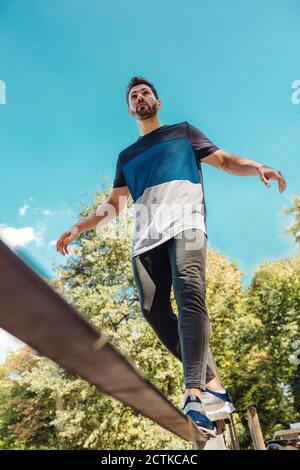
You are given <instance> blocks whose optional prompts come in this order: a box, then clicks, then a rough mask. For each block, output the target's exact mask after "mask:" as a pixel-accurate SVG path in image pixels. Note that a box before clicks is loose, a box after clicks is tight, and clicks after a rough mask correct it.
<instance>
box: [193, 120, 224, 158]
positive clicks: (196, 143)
mask: <svg viewBox="0 0 300 470" xmlns="http://www.w3.org/2000/svg"><path fill="white" fill-rule="evenodd" d="M187 130H188V137H189V139H190V142H191V144H192V147H193V150H194V153H195V155H196V158H197V159H198V160H201V159H202V158H205V157H207V156H208V155H210V154H211V153H213V152H215V151H216V150H219V147H217V146H216V145H215V144H213V143H212V142H211V141H210V140H209V138H208V137H206V135H205V134H203V132H201V131H200V130H199V129H197V127H194V126H192V124H190V123H189V122H187Z"/></svg>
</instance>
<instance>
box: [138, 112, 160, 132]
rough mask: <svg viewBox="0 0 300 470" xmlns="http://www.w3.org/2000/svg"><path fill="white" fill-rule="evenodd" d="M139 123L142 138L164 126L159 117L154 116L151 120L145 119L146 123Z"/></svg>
mask: <svg viewBox="0 0 300 470" xmlns="http://www.w3.org/2000/svg"><path fill="white" fill-rule="evenodd" d="M137 123H138V126H139V129H140V134H141V135H142V136H143V135H146V134H149V132H152V131H155V129H158V128H159V127H161V126H162V124H161V123H160V122H159V119H158V117H157V116H154V117H153V118H151V119H145V120H144V121H137Z"/></svg>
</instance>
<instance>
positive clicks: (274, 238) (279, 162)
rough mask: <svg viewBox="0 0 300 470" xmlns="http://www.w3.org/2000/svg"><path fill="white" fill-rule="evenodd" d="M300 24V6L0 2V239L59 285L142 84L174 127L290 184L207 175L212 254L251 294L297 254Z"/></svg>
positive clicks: (215, 0) (191, 0)
mask: <svg viewBox="0 0 300 470" xmlns="http://www.w3.org/2000/svg"><path fill="white" fill-rule="evenodd" d="M299 18H300V2H299V1H298V0H284V1H283V0H252V1H251V2H250V1H245V0H244V1H241V0H226V1H225V0H210V1H209V2H207V1H204V0H186V1H185V2H182V1H179V0H172V1H170V0H164V1H161V0H160V1H159V0H153V1H152V2H151V3H150V2H146V1H141V0H139V1H137V0H128V1H127V2H124V1H122V0H110V1H109V2H108V1H104V0H85V1H83V0H0V80H2V81H3V82H5V85H6V104H4V105H0V182H1V202H0V225H1V234H2V237H3V238H4V237H5V239H6V240H7V241H9V242H10V244H11V246H15V247H19V248H20V247H21V248H22V249H23V250H25V251H26V253H27V254H28V255H29V256H31V257H33V258H34V259H35V260H36V261H37V263H38V264H39V265H40V267H41V269H42V270H43V272H45V273H48V275H49V277H51V276H53V275H54V271H53V270H52V265H53V263H54V262H55V263H58V262H64V259H63V257H62V256H61V255H58V254H57V253H56V251H55V247H54V243H55V240H56V239H57V238H58V237H59V236H60V234H61V233H62V232H63V231H65V230H66V229H67V228H68V227H69V226H70V225H72V224H73V223H74V222H75V221H76V220H77V219H76V212H77V210H78V208H79V203H80V202H81V201H89V200H90V193H91V191H93V190H95V189H97V188H98V189H101V188H103V184H104V185H105V184H107V185H109V184H111V182H112V179H113V176H114V171H115V164H116V159H117V156H118V153H119V152H120V151H121V150H122V149H123V148H125V147H126V146H128V145H130V144H131V143H132V142H133V141H135V140H136V139H137V138H138V136H139V133H138V130H137V127H136V124H135V121H134V120H133V119H130V118H129V117H128V114H127V108H126V103H125V99H124V91H125V87H126V84H127V82H128V80H129V79H130V77H131V76H133V75H143V76H145V77H146V78H148V79H149V80H151V81H152V82H153V83H154V84H155V85H156V87H157V90H158V92H159V95H160V98H161V100H162V102H163V108H162V111H161V113H160V119H161V123H162V124H172V123H175V122H180V121H184V120H188V121H189V122H190V123H192V124H193V125H195V126H196V127H198V128H200V129H201V130H202V131H203V132H205V133H206V134H207V135H208V137H209V138H210V139H211V140H212V141H213V142H215V143H216V144H217V145H218V146H219V147H221V148H224V149H225V150H227V151H229V152H232V153H235V154H237V155H240V156H244V157H246V158H250V159H252V160H255V161H257V162H260V163H265V164H267V165H270V166H272V167H275V168H278V169H279V170H280V171H281V172H282V173H283V175H284V176H285V178H286V181H287V189H286V191H285V192H284V193H283V194H280V193H279V191H278V188H277V186H276V184H275V182H273V183H272V187H271V188H270V189H267V188H266V187H265V186H264V185H263V184H262V183H261V181H260V180H259V179H258V178H256V177H237V176H232V175H229V174H227V173H224V172H221V171H219V170H217V169H215V168H212V167H209V166H208V165H203V173H204V185H205V186H204V189H205V196H206V202H207V211H208V219H207V224H208V238H209V244H210V246H211V247H212V248H215V249H217V250H219V252H220V253H223V254H226V255H227V256H228V257H230V258H231V259H234V260H236V261H237V263H238V265H239V266H240V268H241V270H242V271H243V272H245V279H244V283H245V285H247V284H248V283H249V280H250V279H251V276H252V275H253V272H254V270H255V267H256V266H257V265H258V264H260V263H261V262H263V261H265V260H272V259H277V258H282V257H286V256H291V255H293V254H294V253H295V252H296V247H295V244H294V243H293V241H292V239H291V237H290V236H288V235H286V234H285V233H284V229H285V227H286V225H287V223H288V220H287V218H286V216H284V215H282V214H281V210H282V209H283V208H284V207H288V206H290V204H291V201H292V199H293V198H294V197H295V196H297V195H298V196H299V186H298V185H297V184H296V183H297V182H298V181H299V174H298V171H299V163H298V162H299V144H300V132H299V125H300V104H299V105H296V104H293V102H292V99H291V96H292V92H293V90H292V83H293V81H295V80H297V79H298V80H299V79H300V70H299V60H298V57H299V44H300V29H299ZM0 98H1V97H0ZM0 102H1V99H0Z"/></svg>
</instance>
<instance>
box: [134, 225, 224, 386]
mask: <svg viewBox="0 0 300 470" xmlns="http://www.w3.org/2000/svg"><path fill="white" fill-rule="evenodd" d="M206 247H207V237H206V234H205V233H204V232H203V231H202V230H199V229H187V230H184V231H183V232H181V233H179V234H178V235H176V236H175V237H173V238H170V239H169V240H167V241H166V242H163V243H162V244H160V245H158V246H157V247H155V248H153V249H150V250H148V251H147V252H145V253H142V254H141V255H138V256H135V257H133V258H132V267H133V274H134V280H135V284H136V287H137V290H138V295H139V300H140V304H141V310H142V314H143V316H144V317H145V319H146V320H147V322H148V323H149V324H150V325H151V327H152V328H153V330H154V331H155V333H156V334H157V336H158V337H159V338H160V340H161V342H162V343H163V344H164V345H165V346H166V347H167V348H168V349H169V351H170V352H171V353H172V354H173V355H174V356H175V357H177V358H178V359H179V360H180V361H181V362H182V365H183V374H184V381H185V386H186V388H202V389H203V388H204V387H205V384H207V383H208V382H209V381H210V380H211V379H213V378H214V377H215V374H214V373H213V370H212V367H211V366H210V365H209V364H208V361H209V362H210V360H209V359H210V358H209V355H210V354H211V353H210V351H209V336H210V321H209V317H208V314H207V309H206V304H205V261H206ZM172 285H173V289H174V295H175V300H176V304H177V308H178V317H177V316H176V315H175V313H174V312H173V310H172V306H171V300H170V295H171V288H172ZM210 363H211V362H210Z"/></svg>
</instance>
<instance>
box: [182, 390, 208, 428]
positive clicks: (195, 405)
mask: <svg viewBox="0 0 300 470" xmlns="http://www.w3.org/2000/svg"><path fill="white" fill-rule="evenodd" d="M182 412H183V413H184V414H185V415H186V416H189V417H190V418H191V420H192V421H193V422H194V423H195V424H196V425H197V426H198V428H200V429H201V430H202V431H203V432H204V433H205V434H207V435H208V436H210V437H215V436H216V426H215V425H214V423H212V422H211V420H210V419H209V418H208V417H207V416H206V414H205V411H204V408H203V405H202V402H201V400H200V398H199V397H197V395H189V396H188V397H187V399H186V400H185V402H184V405H183V408H182Z"/></svg>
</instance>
